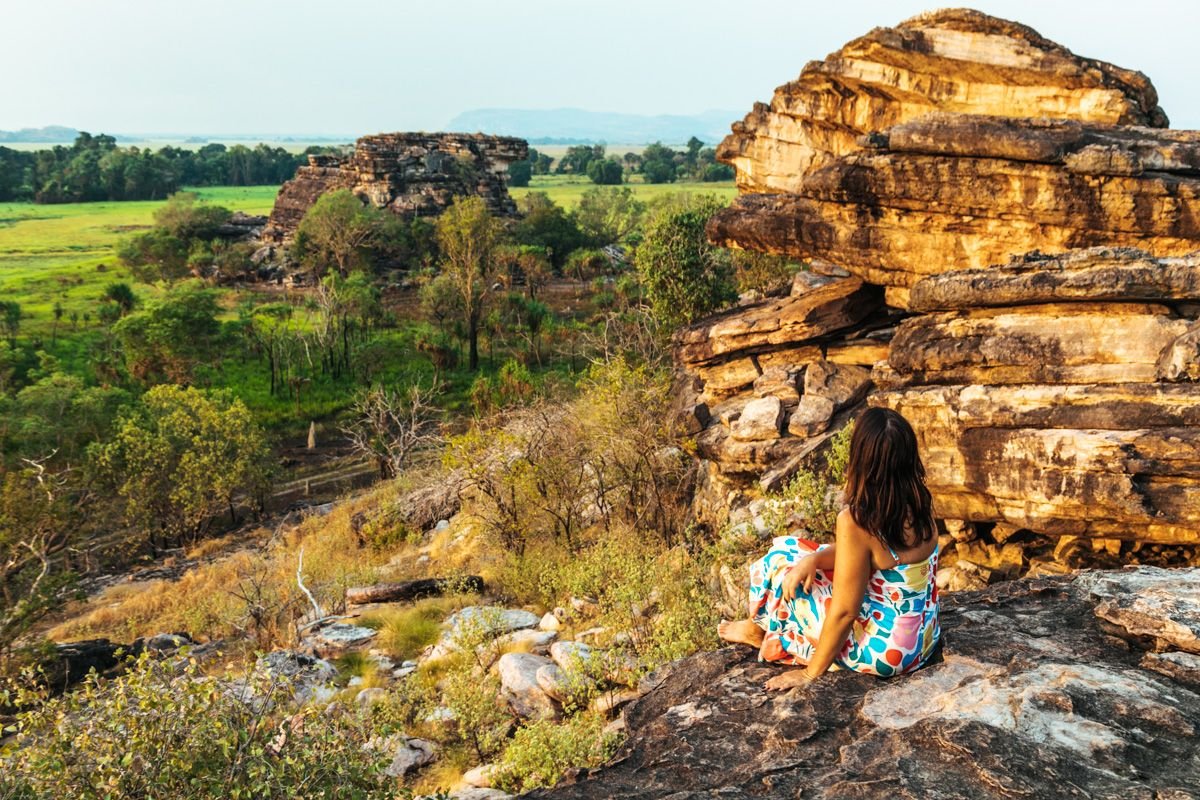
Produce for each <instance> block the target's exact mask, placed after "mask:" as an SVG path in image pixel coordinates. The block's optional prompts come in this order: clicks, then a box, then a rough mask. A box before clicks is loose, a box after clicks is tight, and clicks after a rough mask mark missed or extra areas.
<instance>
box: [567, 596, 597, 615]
mask: <svg viewBox="0 0 1200 800" xmlns="http://www.w3.org/2000/svg"><path fill="white" fill-rule="evenodd" d="M571 608H572V609H574V611H575V613H576V614H582V615H584V616H589V615H591V614H595V613H596V612H598V611H599V610H600V605H599V604H598V603H597V602H596V600H595V598H592V597H572V598H571Z"/></svg>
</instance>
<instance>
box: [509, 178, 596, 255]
mask: <svg viewBox="0 0 1200 800" xmlns="http://www.w3.org/2000/svg"><path fill="white" fill-rule="evenodd" d="M517 208H518V209H519V210H520V212H521V214H522V218H521V221H520V222H518V223H517V224H516V225H515V226H513V239H514V240H515V241H516V242H517V244H523V245H534V246H537V247H544V248H545V249H546V251H547V252H548V253H549V254H550V263H551V264H553V265H554V266H555V268H557V269H561V268H562V265H563V264H565V263H566V261H567V257H568V256H569V255H571V251H572V250H574V249H576V248H577V247H581V246H582V245H583V244H584V238H583V234H582V233H580V232H579V227H578V226H577V225H576V224H575V220H574V219H572V217H571V216H570V215H569V214H567V212H566V211H564V210H563V209H562V206H560V205H558V204H557V203H555V202H554V201H553V200H551V199H550V195H548V194H546V193H545V192H530V193H529V194H527V195H525V196H524V197H522V198H521V200H520V202H519V203H518V204H517Z"/></svg>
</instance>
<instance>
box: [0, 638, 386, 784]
mask: <svg viewBox="0 0 1200 800" xmlns="http://www.w3.org/2000/svg"><path fill="white" fill-rule="evenodd" d="M291 696H292V687H291V686H290V685H289V684H288V682H287V681H286V680H284V679H281V678H279V677H278V676H272V675H269V674H265V673H261V672H260V673H254V674H252V675H250V676H249V677H248V678H247V679H246V680H245V683H244V684H240V685H239V684H238V683H230V682H226V681H222V680H220V679H217V678H211V677H206V676H204V675H203V674H202V672H201V670H200V667H199V665H198V664H197V663H196V662H195V661H188V662H186V663H184V664H183V665H182V666H181V667H180V668H178V669H177V668H176V667H175V666H174V665H172V664H171V663H168V662H155V661H152V660H150V659H149V658H147V657H143V658H141V659H140V660H139V661H137V662H136V663H135V664H134V665H133V666H132V668H131V669H130V670H129V671H128V672H127V673H126V674H125V675H123V676H122V677H120V678H118V679H115V680H112V681H106V680H102V679H100V678H98V677H96V676H95V675H92V676H91V677H89V678H88V679H87V680H86V681H85V682H84V683H83V684H81V685H80V686H79V687H78V688H77V689H76V690H74V691H72V692H70V693H68V694H65V695H62V696H61V697H57V698H53V699H46V698H45V697H40V696H36V695H34V694H33V693H32V692H30V691H29V690H27V689H22V688H16V689H12V688H10V689H9V690H6V691H5V692H4V693H2V694H0V700H7V701H14V702H15V704H16V705H18V706H28V707H29V710H27V711H25V712H23V713H21V714H20V715H19V716H18V720H17V724H16V727H17V732H16V735H15V736H13V737H12V738H11V739H10V740H9V741H8V742H7V743H6V744H5V747H4V749H3V751H0V765H2V768H0V796H7V797H19V798H28V799H29V800H40V799H41V798H46V800H51V799H53V800H57V799H58V798H63V797H112V798H132V797H137V798H144V799H145V800H158V799H159V798H162V800H168V799H171V800H173V799H174V798H179V797H188V798H214V800H215V799H216V798H280V800H282V799H283V798H334V797H337V798H361V799H362V800H368V799H369V798H385V797H391V796H392V793H393V787H392V786H390V781H389V780H388V779H387V778H386V777H384V776H383V775H382V771H381V767H382V766H384V762H383V758H384V755H383V754H381V753H378V752H375V751H374V750H373V749H371V748H370V747H368V742H369V741H370V739H371V736H372V731H371V729H370V726H369V725H368V724H367V723H368V720H367V719H366V717H365V716H364V715H363V714H361V713H357V712H351V711H332V712H331V711H329V710H326V711H320V710H318V709H316V708H311V709H304V710H302V711H300V712H298V713H296V714H290V712H288V711H287V710H286V709H287V707H288V706H287V704H288V702H289V701H290V698H291Z"/></svg>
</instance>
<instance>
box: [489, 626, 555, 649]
mask: <svg viewBox="0 0 1200 800" xmlns="http://www.w3.org/2000/svg"><path fill="white" fill-rule="evenodd" d="M557 638H558V634H557V633H555V632H554V631H537V630H528V629H526V630H523V631H513V632H512V633H508V634H505V635H504V636H501V637H500V638H499V639H497V641H498V642H500V643H501V644H502V645H505V644H512V645H517V646H526V647H528V648H529V649H530V650H545V649H546V648H547V647H549V646H550V643H551V642H553V641H554V640H555V639H557Z"/></svg>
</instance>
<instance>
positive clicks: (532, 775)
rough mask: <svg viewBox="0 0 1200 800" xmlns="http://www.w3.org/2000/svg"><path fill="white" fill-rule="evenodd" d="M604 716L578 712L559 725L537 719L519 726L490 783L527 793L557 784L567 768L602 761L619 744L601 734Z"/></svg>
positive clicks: (617, 738)
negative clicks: (521, 726) (579, 713)
mask: <svg viewBox="0 0 1200 800" xmlns="http://www.w3.org/2000/svg"><path fill="white" fill-rule="evenodd" d="M604 724H605V721H604V718H603V717H602V716H599V715H595V714H581V715H579V716H577V717H573V718H571V719H569V720H567V721H566V722H564V723H562V724H555V723H553V722H550V721H538V722H533V723H530V724H529V725H526V726H525V727H523V728H520V729H519V730H518V731H517V732H516V734H515V735H514V736H513V738H512V742H510V743H509V745H508V747H507V748H505V750H504V755H503V757H501V759H500V761H499V764H498V766H497V770H496V776H495V778H494V780H493V785H494V786H495V787H496V788H498V789H500V790H502V791H505V792H513V793H516V792H527V791H530V790H532V789H536V788H538V787H542V786H553V785H554V784H556V783H558V780H559V778H561V777H562V775H563V773H565V772H566V771H567V770H568V769H572V768H585V767H594V766H598V765H600V764H603V763H604V762H605V761H607V760H608V759H609V758H611V757H612V755H613V753H615V752H616V749H617V746H618V745H619V744H620V737H619V736H618V735H616V734H606V733H604Z"/></svg>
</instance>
